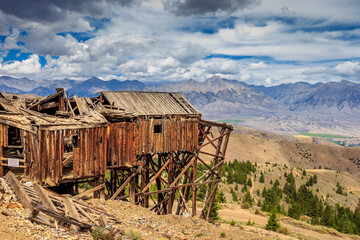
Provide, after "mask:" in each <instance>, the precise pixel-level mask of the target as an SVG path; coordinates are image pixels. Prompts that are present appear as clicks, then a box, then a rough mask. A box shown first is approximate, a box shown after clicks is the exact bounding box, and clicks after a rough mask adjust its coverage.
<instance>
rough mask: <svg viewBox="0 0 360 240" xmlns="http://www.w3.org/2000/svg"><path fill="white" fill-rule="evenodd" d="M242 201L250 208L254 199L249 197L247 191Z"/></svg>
mask: <svg viewBox="0 0 360 240" xmlns="http://www.w3.org/2000/svg"><path fill="white" fill-rule="evenodd" d="M243 201H244V202H245V203H248V204H249V205H250V206H252V205H253V203H254V199H253V198H252V197H251V194H250V192H249V191H247V192H246V194H245V195H244V198H243Z"/></svg>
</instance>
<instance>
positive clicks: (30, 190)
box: [2, 172, 119, 230]
mask: <svg viewBox="0 0 360 240" xmlns="http://www.w3.org/2000/svg"><path fill="white" fill-rule="evenodd" d="M4 183H5V184H7V186H6V187H5V189H9V188H10V189H11V190H12V192H13V193H14V195H15V196H16V198H17V200H18V201H20V202H21V204H22V205H23V206H24V207H25V208H29V209H31V213H30V215H29V217H28V219H29V220H31V221H33V222H36V223H38V224H44V225H47V226H51V227H54V228H58V227H62V228H64V229H66V230H70V227H71V226H76V227H78V228H79V229H80V230H86V229H91V228H92V226H93V225H96V226H102V227H107V226H108V225H106V226H105V225H103V223H107V224H111V223H114V222H119V221H118V220H117V219H116V218H115V217H114V216H111V215H110V214H108V213H106V212H104V211H100V210H96V209H94V208H91V207H88V206H85V205H83V204H81V203H78V202H76V201H73V200H72V198H70V197H68V196H54V195H51V194H48V193H47V191H46V190H45V189H44V188H43V187H41V186H40V185H38V184H34V185H33V186H27V185H24V184H21V183H20V181H19V180H18V179H17V178H16V176H15V174H14V173H12V172H8V173H7V174H6V176H5V181H2V184H4ZM89 222H90V223H92V224H89Z"/></svg>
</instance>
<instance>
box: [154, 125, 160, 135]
mask: <svg viewBox="0 0 360 240" xmlns="http://www.w3.org/2000/svg"><path fill="white" fill-rule="evenodd" d="M161 132H162V127H161V124H156V125H155V126H154V133H161Z"/></svg>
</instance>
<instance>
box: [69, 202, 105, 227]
mask: <svg viewBox="0 0 360 240" xmlns="http://www.w3.org/2000/svg"><path fill="white" fill-rule="evenodd" d="M75 207H76V208H77V210H79V212H80V213H81V214H82V215H84V216H85V217H86V218H87V219H89V220H90V221H91V222H92V223H93V224H95V225H96V226H99V223H98V222H97V221H96V220H95V219H94V218H93V217H92V216H91V215H90V214H88V213H87V212H86V211H85V210H84V209H83V208H82V207H81V206H80V205H79V204H75Z"/></svg>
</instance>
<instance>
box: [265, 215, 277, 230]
mask: <svg viewBox="0 0 360 240" xmlns="http://www.w3.org/2000/svg"><path fill="white" fill-rule="evenodd" d="M279 228H280V223H279V220H278V218H277V216H276V213H275V212H272V213H271V214H270V217H269V220H268V222H267V224H266V226H265V229H267V230H270V231H276V230H278V229H279Z"/></svg>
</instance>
